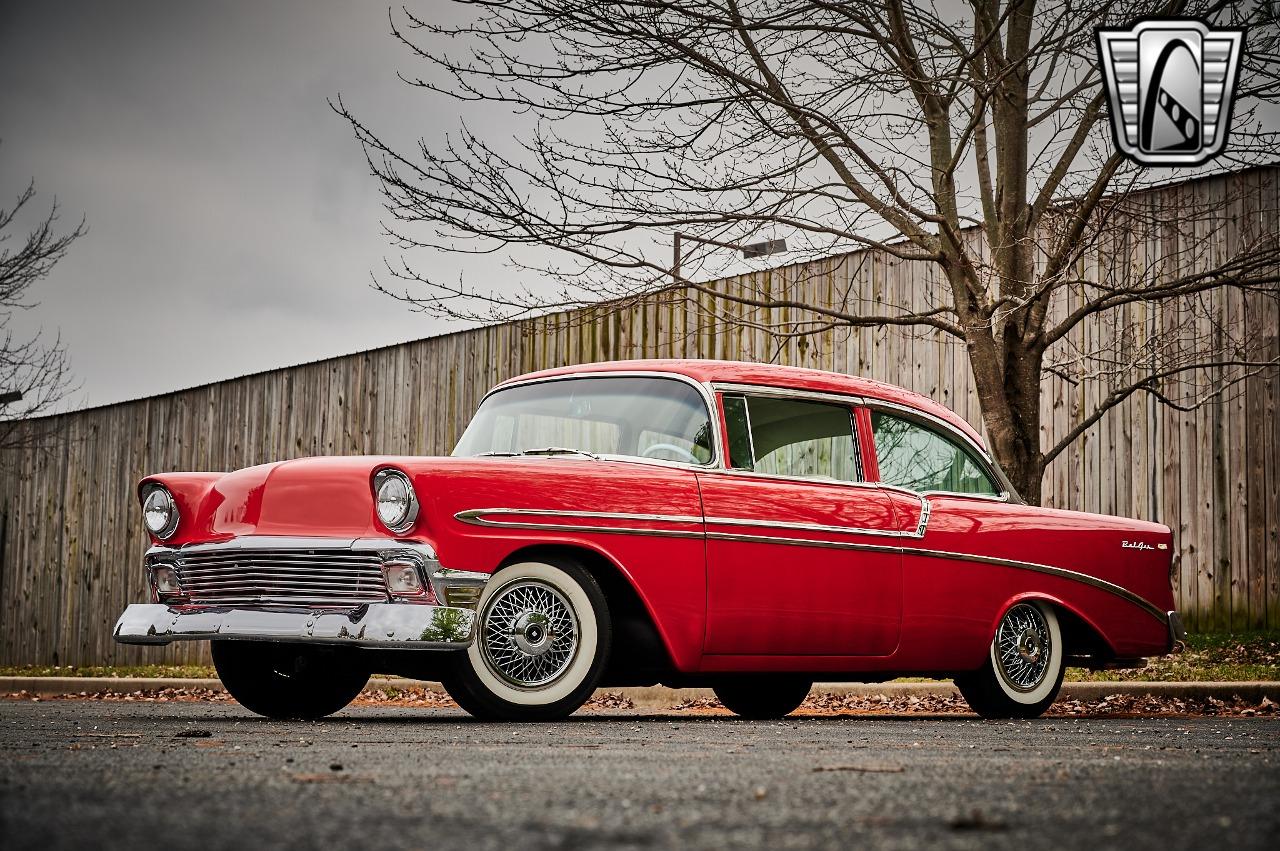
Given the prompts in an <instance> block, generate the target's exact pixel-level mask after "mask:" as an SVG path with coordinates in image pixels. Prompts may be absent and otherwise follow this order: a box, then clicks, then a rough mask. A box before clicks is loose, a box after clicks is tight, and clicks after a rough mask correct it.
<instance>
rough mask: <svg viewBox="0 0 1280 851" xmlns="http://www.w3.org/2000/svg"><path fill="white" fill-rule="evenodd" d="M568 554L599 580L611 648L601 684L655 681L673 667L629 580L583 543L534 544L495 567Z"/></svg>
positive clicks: (617, 568) (517, 551) (614, 566)
mask: <svg viewBox="0 0 1280 851" xmlns="http://www.w3.org/2000/svg"><path fill="white" fill-rule="evenodd" d="M557 557H559V558H569V559H572V560H574V561H576V562H578V563H579V564H580V565H582V567H583V568H585V569H586V570H587V572H589V573H590V574H591V576H592V577H593V578H594V579H595V580H596V582H598V583H600V590H601V591H603V592H604V597H605V600H606V601H607V602H608V604H609V616H610V619H611V620H612V622H613V649H612V652H611V653H610V657H609V664H608V666H607V668H606V669H605V674H604V679H603V680H602V682H601V685H609V686H622V685H655V684H657V683H659V682H661V681H662V679H663V677H664V676H665V675H667V674H669V673H671V672H673V671H674V670H675V666H674V664H673V663H672V661H671V655H670V654H669V653H668V652H667V647H666V644H665V643H664V642H663V641H662V636H661V635H660V634H659V633H658V628H657V626H656V625H655V624H654V622H653V618H652V617H651V616H650V615H649V610H648V609H647V608H645V605H644V602H643V601H642V600H641V599H640V595H639V594H638V593H636V589H635V587H634V586H633V585H632V584H631V580H630V579H628V578H627V577H626V575H625V574H624V573H623V572H622V569H621V568H619V567H618V565H617V564H615V563H614V562H613V561H612V560H610V559H609V558H607V557H605V556H603V555H601V554H600V553H598V552H596V551H594V550H590V549H587V548H585V547H574V546H567V545H557V544H538V545H535V546H531V547H524V548H522V549H519V550H516V551H515V552H513V553H511V554H510V555H508V556H507V557H506V558H505V559H504V560H503V562H502V564H501V565H500V566H499V568H498V569H499V570H501V569H502V568H503V567H506V566H507V565H510V564H517V563H519V562H522V561H541V560H547V559H555V558H557Z"/></svg>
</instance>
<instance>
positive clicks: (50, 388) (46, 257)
mask: <svg viewBox="0 0 1280 851" xmlns="http://www.w3.org/2000/svg"><path fill="white" fill-rule="evenodd" d="M35 196H36V189H35V184H34V182H33V183H29V184H27V188H26V189H25V190H24V191H23V192H22V193H21V194H20V195H19V196H18V199H17V201H16V202H15V203H14V205H13V206H12V207H10V208H8V209H0V394H5V395H7V396H8V397H10V399H12V401H6V402H5V404H4V405H3V406H0V450H4V449H12V448H17V447H21V446H29V445H32V444H33V443H38V442H39V441H40V439H41V437H42V435H41V434H40V433H39V430H38V429H34V428H32V427H31V426H30V423H29V420H30V419H31V418H32V417H35V416H38V415H40V414H43V413H48V412H49V411H50V410H51V409H52V408H53V407H54V406H55V405H56V404H57V403H58V402H59V401H61V400H62V399H64V398H66V396H67V394H68V393H70V392H71V391H72V390H73V389H74V385H73V382H72V376H71V369H70V363H69V361H68V358H67V350H66V348H65V347H64V346H63V345H62V341H61V339H54V340H53V341H52V342H50V341H48V340H46V339H44V338H43V336H42V335H41V334H36V335H35V336H32V337H26V338H20V337H17V336H16V335H15V334H14V330H13V328H12V327H11V322H12V320H13V317H14V316H15V315H16V313H17V312H18V311H23V310H30V309H31V308H33V307H35V304H36V303H35V302H34V301H32V299H31V292H30V291H31V288H32V286H34V285H35V284H36V283H37V282H39V281H40V280H41V279H43V278H45V277H46V276H48V274H49V273H50V272H51V271H53V267H54V266H55V265H56V264H57V263H58V261H59V260H61V259H62V258H63V256H64V255H65V254H66V252H67V249H68V248H69V247H70V246H71V243H73V242H75V241H76V240H77V239H79V238H80V237H81V236H83V235H84V234H85V232H86V228H85V224H84V221H83V220H81V222H80V223H79V224H78V225H76V226H75V227H74V228H73V229H72V230H69V231H64V232H61V233H60V232H59V229H58V218H59V217H58V204H57V202H56V201H55V202H54V203H53V204H52V205H51V207H50V209H49V212H48V213H47V214H46V215H44V216H42V217H41V218H39V219H38V220H37V221H36V223H35V225H34V226H32V228H31V229H30V230H29V231H28V232H27V233H26V234H25V237H20V238H21V242H20V243H17V244H14V245H10V240H12V239H13V237H14V234H13V233H12V232H11V231H12V230H13V229H14V227H15V225H16V224H17V222H19V221H20V220H21V219H22V216H23V215H24V210H25V209H26V208H28V205H29V204H30V203H31V201H32V200H33V199H34V198H35ZM14 397H17V398H14Z"/></svg>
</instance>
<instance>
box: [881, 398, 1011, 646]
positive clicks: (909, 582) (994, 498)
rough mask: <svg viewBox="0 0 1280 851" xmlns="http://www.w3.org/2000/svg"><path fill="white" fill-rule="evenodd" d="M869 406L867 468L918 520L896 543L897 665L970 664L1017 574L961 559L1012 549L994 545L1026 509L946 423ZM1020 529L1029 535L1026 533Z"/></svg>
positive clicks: (902, 510)
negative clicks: (870, 458)
mask: <svg viewBox="0 0 1280 851" xmlns="http://www.w3.org/2000/svg"><path fill="white" fill-rule="evenodd" d="M870 404H871V407H870V408H869V409H868V411H867V416H866V417H864V418H862V420H861V421H862V422H864V423H866V424H868V425H869V426H870V428H871V431H872V435H873V445H874V447H875V452H874V456H875V457H874V463H875V465H876V470H875V471H874V474H875V476H876V477H877V478H878V480H879V481H880V482H881V483H882V485H884V486H886V493H887V495H888V496H889V497H890V499H892V500H893V501H894V504H895V506H896V508H897V513H898V516H900V517H914V518H916V519H917V520H918V521H919V530H918V535H914V536H910V537H908V538H904V539H903V541H902V544H903V548H904V549H903V562H902V564H903V575H904V585H905V591H904V600H903V637H902V644H901V648H900V656H901V658H902V661H903V664H904V666H911V665H924V664H928V665H932V666H935V667H936V668H937V669H939V670H946V669H947V668H948V667H951V668H964V667H966V666H973V665H976V664H978V662H979V661H980V659H981V656H982V654H983V653H985V649H986V645H987V642H988V641H989V640H990V632H989V631H990V627H991V623H992V621H993V618H995V617H996V616H997V615H998V614H999V612H998V607H999V606H1000V605H1001V603H1002V602H1003V601H1004V600H1005V599H1007V597H1008V596H1009V595H1010V594H1011V593H1013V591H1014V590H1015V589H1016V585H1015V584H1011V583H1012V582H1013V581H1014V580H1015V579H1016V576H1017V574H1016V573H1013V572H1010V571H1009V570H1007V569H1003V568H1000V567H996V566H993V565H991V564H990V563H987V562H982V561H975V560H971V559H969V558H968V557H971V556H976V557H979V558H984V557H990V556H1000V555H1004V556H1008V555H1010V554H1012V553H1013V552H1015V550H1007V549H1006V548H1005V547H1004V546H1002V545H1007V544H1010V543H1012V542H1013V541H1014V540H1015V538H1016V539H1022V538H1024V537H1027V536H1026V535H1024V534H1023V533H1021V532H1014V530H1016V529H1019V528H1020V527H1022V526H1023V525H1024V524H1022V523H1021V522H1019V521H1020V518H1021V515H1022V514H1023V513H1025V507H1024V506H1022V505H1020V504H1018V503H1016V502H1011V501H1010V494H1009V493H1008V491H1007V490H1006V489H1005V485H1004V483H1003V480H1002V479H1001V478H1000V477H999V476H998V474H997V473H996V471H995V470H994V468H992V467H991V466H990V465H989V464H988V463H987V461H986V460H985V458H984V457H983V455H982V453H981V452H979V451H978V449H977V448H976V447H975V446H973V445H972V443H971V442H970V441H969V440H968V439H967V438H965V437H964V436H963V435H961V434H960V433H959V432H958V431H956V430H955V429H953V428H950V427H949V426H946V425H944V424H942V423H938V422H935V421H933V420H932V419H931V418H929V417H926V416H924V415H922V414H919V413H918V412H913V411H908V410H904V409H899V408H897V407H886V406H880V405H877V404H876V403H870ZM926 506H927V510H926ZM1027 531H1028V533H1029V535H1030V538H1031V539H1033V538H1034V536H1035V531H1034V529H1028V530H1027ZM1024 543H1027V544H1030V543H1032V540H1030V539H1028V540H1025V541H1024Z"/></svg>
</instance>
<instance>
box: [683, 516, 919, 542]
mask: <svg viewBox="0 0 1280 851" xmlns="http://www.w3.org/2000/svg"><path fill="white" fill-rule="evenodd" d="M706 523H707V525H708V526H758V527H763V528H767V529H788V530H791V531H796V532H834V533H836V534H839V535H875V536H877V537H881V538H919V537H921V535H922V533H921V532H920V530H919V527H917V528H916V529H913V530H910V531H900V530H897V529H867V528H863V527H859V526H823V525H821V524H818V523H790V522H785V521H781V520H779V521H774V520H748V519H746V518H743V517H708V518H707V519H706ZM711 534H712V533H710V532H708V533H707V537H711Z"/></svg>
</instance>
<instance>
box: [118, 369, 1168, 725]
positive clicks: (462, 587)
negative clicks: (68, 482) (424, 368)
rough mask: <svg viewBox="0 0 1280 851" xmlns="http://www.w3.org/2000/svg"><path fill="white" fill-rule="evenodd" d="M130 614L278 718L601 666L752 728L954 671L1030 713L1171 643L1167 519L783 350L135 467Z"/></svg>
mask: <svg viewBox="0 0 1280 851" xmlns="http://www.w3.org/2000/svg"><path fill="white" fill-rule="evenodd" d="M138 494H139V498H140V500H141V503H142V511H143V517H144V521H145V523H146V526H147V529H148V531H149V532H150V534H151V536H152V542H153V546H152V547H151V548H150V550H148V552H147V554H146V559H145V567H146V570H147V574H148V577H149V579H150V585H151V591H152V598H153V599H152V602H151V603H149V604H139V605H131V606H129V607H128V608H127V609H126V610H125V612H124V614H123V615H122V616H121V617H120V620H119V622H118V623H117V624H116V627H115V637H116V639H117V640H118V641H121V642H126V643H133V644H165V643H168V642H171V641H184V640H209V641H212V653H213V660H214V664H215V665H216V666H217V670H218V674H219V676H221V678H222V681H223V683H224V684H225V685H226V687H227V690H228V691H229V692H230V693H231V695H232V696H233V697H235V698H236V700H238V701H239V702H240V703H241V704H243V705H244V706H245V707H247V708H249V709H250V710H252V711H254V712H257V713H260V714H262V715H267V716H271V717H280V718H315V717H321V716H325V715H328V714H330V713H333V712H336V711H338V710H339V709H341V708H342V707H344V706H346V705H347V704H348V703H349V702H350V701H351V700H352V699H353V698H354V697H355V696H356V695H357V694H359V692H360V690H361V688H362V687H363V686H364V685H365V684H366V683H367V681H368V678H369V676H370V673H371V672H374V671H380V672H387V673H394V674H400V675H404V676H411V677H418V678H423V679H433V680H439V681H441V682H442V683H443V684H444V686H445V688H446V689H447V690H448V692H449V694H450V695H452V696H453V697H454V699H456V700H457V702H458V704H459V705H460V706H462V707H463V708H464V709H466V710H467V711H468V712H470V713H471V714H473V715H475V716H477V717H481V718H492V719H551V718H560V717H563V716H565V715H568V714H569V713H571V712H573V711H574V710H575V709H577V708H578V707H579V706H581V705H582V704H583V702H584V701H586V699H587V698H588V697H589V696H590V695H591V692H592V690H593V689H595V688H596V687H598V686H608V685H644V684H654V683H665V684H668V685H673V686H692V685H701V686H710V687H711V688H713V689H714V690H715V693H716V694H717V695H718V696H719V698H720V700H721V701H722V702H723V703H724V704H725V706H727V707H728V708H729V709H731V710H733V711H734V712H736V713H738V714H739V715H742V716H745V717H750V718H773V717H779V716H782V715H785V714H786V713H788V712H790V711H792V710H793V709H795V708H796V707H797V706H799V704H800V703H801V701H802V700H803V699H804V697H805V695H806V694H807V693H808V691H809V689H810V687H811V685H812V683H813V682H814V681H815V680H817V679H821V680H823V681H839V680H851V681H871V682H874V681H881V680H884V679H888V678H892V677H898V676H903V675H930V676H945V677H954V678H955V681H956V684H957V685H958V686H959V688H960V691H961V693H962V694H963V695H964V697H965V699H966V700H967V701H968V702H969V705H970V706H971V707H972V708H973V709H974V710H975V711H976V712H978V713H979V714H981V715H983V716H985V717H1034V716H1036V715H1039V714H1040V713H1042V712H1043V711H1044V710H1045V709H1046V708H1047V707H1048V706H1049V705H1050V704H1051V703H1052V702H1053V700H1054V698H1055V697H1056V695H1057V693H1058V690H1059V688H1060V686H1061V684H1062V675H1063V670H1064V667H1065V666H1066V665H1068V664H1077V665H1085V666H1090V667H1104V666H1113V665H1123V664H1132V663H1133V662H1134V660H1136V659H1138V658H1140V657H1143V656H1149V655H1154V654H1161V653H1165V652H1168V651H1169V650H1170V649H1171V648H1173V647H1174V646H1175V645H1176V644H1177V643H1178V642H1179V640H1180V639H1181V637H1182V629H1181V623H1180V620H1179V618H1178V615H1177V613H1176V612H1175V611H1173V609H1174V602H1173V594H1172V589H1171V584H1170V576H1169V570H1170V563H1171V556H1172V554H1171V551H1170V537H1171V536H1170V531H1169V529H1168V528H1167V527H1165V526H1161V525H1159V524H1156V523H1146V522H1139V521H1135V520H1125V519H1120V518H1116V517H1107V516H1100V515H1094V514H1082V513H1078V512H1073V511H1060V510H1055V509H1047V508H1038V507H1034V506H1029V505H1026V504H1024V503H1023V502H1022V501H1021V500H1020V499H1019V498H1018V496H1017V494H1015V493H1014V492H1013V489H1012V487H1011V486H1010V485H1009V483H1008V481H1007V480H1006V478H1005V476H1004V475H1003V474H1002V473H1001V471H1000V469H999V467H998V466H997V465H996V464H995V463H993V462H992V460H991V458H990V457H989V456H988V454H987V453H986V451H984V449H983V445H982V439H981V437H980V436H979V435H978V434H977V432H975V431H974V429H973V428H972V427H970V426H969V425H968V424H967V423H965V422H964V421H963V420H962V419H960V418H959V417H958V416H956V415H955V414H954V413H952V412H950V411H948V410H947V409H945V408H943V407H941V406H939V405H938V404H936V403H934V402H932V401H930V400H928V399H926V398H924V397H923V396H920V395H917V394H915V393H911V392H908V391H906V390H902V389H899V388H897V387H892V386H889V385H886V384H881V383H878V382H874V381H867V380H862V379H858V378H851V377H849V376H846V375H838V374H834V373H827V372H818V371H813V370H806V369H794V368H788V367H777V366H765V365H759V364H746V363H728V362H722V361H694V360H689V361H630V362H617V363H601V364H593V365H589V366H578V367H572V368H564V369H556V370H549V371H545V372H539V373H535V374H532V375H526V376H523V377H521V378H516V379H513V380H511V381H507V382H505V383H503V384H501V385H499V386H498V387H496V388H495V389H493V390H492V391H491V392H490V393H489V394H488V395H487V396H486V397H485V398H484V401H483V402H482V403H481V405H480V408H479V410H478V411H477V412H476V415H475V417H474V418H473V419H472V421H471V424H470V426H468V428H467V429H466V432H465V433H464V434H463V436H462V439H461V440H460V441H459V443H458V446H457V448H456V449H455V450H454V452H453V455H452V456H451V457H445V458H425V457H333V458H304V459H299V460H295V461H285V462H281V463H277V464H265V465H262V466H258V467H249V468H247V469H243V470H237V471H235V472H232V473H225V474H224V473H172V474H168V475H157V476H150V477H148V478H146V479H144V480H143V481H142V482H141V483H140V485H139V488H138Z"/></svg>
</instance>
